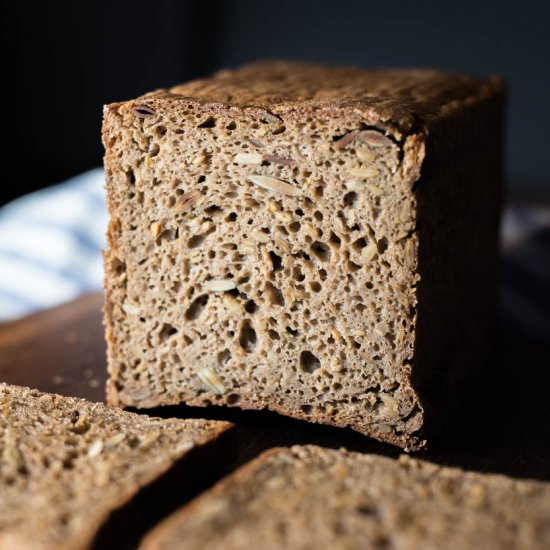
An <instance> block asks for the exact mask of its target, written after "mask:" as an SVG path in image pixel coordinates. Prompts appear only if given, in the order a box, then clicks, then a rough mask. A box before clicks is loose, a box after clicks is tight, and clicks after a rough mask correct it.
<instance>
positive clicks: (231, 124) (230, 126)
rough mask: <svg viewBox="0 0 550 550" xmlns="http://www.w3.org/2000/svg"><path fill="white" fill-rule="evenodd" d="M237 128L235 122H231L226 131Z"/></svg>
mask: <svg viewBox="0 0 550 550" xmlns="http://www.w3.org/2000/svg"><path fill="white" fill-rule="evenodd" d="M236 128H237V125H236V124H235V121H231V122H230V123H229V124H228V125H227V126H226V127H225V129H226V130H235V129H236Z"/></svg>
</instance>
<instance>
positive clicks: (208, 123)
mask: <svg viewBox="0 0 550 550" xmlns="http://www.w3.org/2000/svg"><path fill="white" fill-rule="evenodd" d="M215 126H216V119H215V118H214V117H213V116H209V117H208V118H207V119H206V120H204V121H203V122H201V123H200V124H199V125H198V126H197V128H214V127H215Z"/></svg>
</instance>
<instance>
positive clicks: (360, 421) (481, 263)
mask: <svg viewBox="0 0 550 550" xmlns="http://www.w3.org/2000/svg"><path fill="white" fill-rule="evenodd" d="M502 112H503V86H502V82H501V81H500V80H499V79H498V78H488V79H477V78H473V77H470V76H466V75H460V74H449V73H443V72H438V71H432V70H364V69H356V68H346V67H324V66H318V65H308V64H299V63H285V62H272V63H264V64H254V65H250V66H246V67H244V68H241V69H239V70H236V71H223V72H220V73H218V74H216V75H214V76H213V77H211V78H207V79H204V80H199V81H194V82H190V83H188V84H184V85H182V86H176V87H175V88H172V89H170V90H159V91H156V92H153V93H151V94H148V95H145V96H143V97H140V98H138V99H135V100H131V101H126V102H122V103H114V104H111V105H108V106H107V107H106V108H105V113H104V126H103V141H104V144H105V148H106V154H105V168H106V178H107V183H106V187H107V196H108V205H109V210H110V214H111V222H110V227H109V233H108V251H107V253H106V255H105V286H106V292H107V298H106V307H105V324H106V330H107V342H108V347H109V372H110V381H109V390H108V391H109V401H110V403H111V404H114V405H119V406H131V407H144V408H147V407H154V406H157V405H162V404H175V403H181V402H185V403H187V404H190V405H200V406H205V405H210V404H218V405H222V404H224V405H230V406H238V407H242V408H248V409H263V408H268V409H271V410H273V411H277V412H279V413H282V414H286V415H290V416H293V417H296V418H300V419H305V420H309V421H314V422H321V423H324V424H332V425H335V426H342V427H351V428H353V429H354V430H357V431H359V432H361V433H364V434H367V435H371V436H373V437H376V438H378V439H380V440H383V441H387V442H390V443H393V444H396V445H399V446H401V447H403V448H406V449H415V448H418V447H420V446H422V444H423V442H424V438H423V435H422V433H421V430H422V428H423V426H424V425H425V424H426V422H425V413H426V411H427V410H429V411H430V415H431V413H432V411H433V416H432V418H434V419H437V417H438V416H439V417H441V416H442V414H443V413H442V410H443V405H444V404H445V403H446V402H449V401H451V400H448V399H446V397H444V396H446V395H447V393H448V392H449V391H450V388H452V387H454V384H455V383H456V381H457V380H458V378H459V376H457V375H462V374H464V373H467V372H469V371H471V370H472V365H473V364H474V363H475V361H477V360H478V359H479V358H480V357H482V354H483V350H484V349H485V348H486V344H487V342H488V340H489V339H488V335H489V331H490V326H491V323H490V321H491V316H492V311H493V310H492V306H493V302H494V297H495V260H496V239H497V226H498V213H499V206H500V186H501V151H500V149H501V141H502V140H501V136H502V118H503V117H502ZM453 391H454V390H453ZM469 391H471V390H469ZM438 399H439V402H438Z"/></svg>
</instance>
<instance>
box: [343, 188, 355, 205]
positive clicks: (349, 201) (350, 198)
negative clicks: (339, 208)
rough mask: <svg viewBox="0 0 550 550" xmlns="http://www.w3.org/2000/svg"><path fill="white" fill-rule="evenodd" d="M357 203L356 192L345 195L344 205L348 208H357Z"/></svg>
mask: <svg viewBox="0 0 550 550" xmlns="http://www.w3.org/2000/svg"><path fill="white" fill-rule="evenodd" d="M356 202H357V193H356V192H355V191H350V192H349V193H346V194H345V195H344V204H345V205H346V206H355V204H356Z"/></svg>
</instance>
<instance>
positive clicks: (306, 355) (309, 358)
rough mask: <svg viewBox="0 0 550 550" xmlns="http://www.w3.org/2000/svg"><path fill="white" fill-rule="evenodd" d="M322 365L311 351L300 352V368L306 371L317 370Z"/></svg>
mask: <svg viewBox="0 0 550 550" xmlns="http://www.w3.org/2000/svg"><path fill="white" fill-rule="evenodd" d="M320 366H321V361H319V359H317V357H315V355H313V353H311V352H310V351H302V353H301V354H300V368H301V369H302V370H303V371H304V372H308V373H312V372H315V371H316V370H317V369H318V368H319V367H320Z"/></svg>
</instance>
